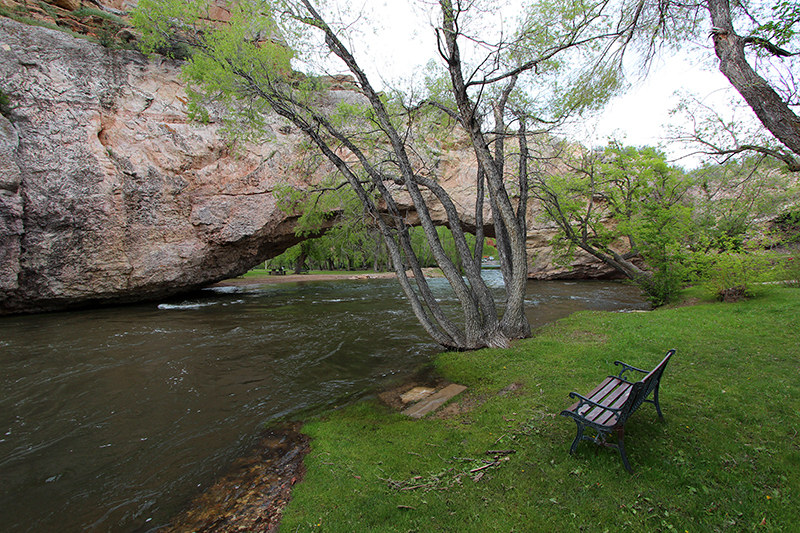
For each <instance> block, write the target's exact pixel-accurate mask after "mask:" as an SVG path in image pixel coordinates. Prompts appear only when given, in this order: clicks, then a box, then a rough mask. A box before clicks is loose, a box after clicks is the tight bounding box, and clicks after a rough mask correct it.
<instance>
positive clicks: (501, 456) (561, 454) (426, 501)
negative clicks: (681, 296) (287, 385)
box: [281, 286, 800, 533]
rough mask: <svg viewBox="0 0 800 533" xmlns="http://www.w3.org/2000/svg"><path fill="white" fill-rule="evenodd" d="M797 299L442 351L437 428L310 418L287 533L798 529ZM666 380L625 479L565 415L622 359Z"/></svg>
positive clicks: (613, 316) (645, 413)
mask: <svg viewBox="0 0 800 533" xmlns="http://www.w3.org/2000/svg"><path fill="white" fill-rule="evenodd" d="M798 326H800V290H798V289H791V288H782V287H777V286H776V287H774V288H769V289H762V290H761V291H760V293H759V294H757V295H756V297H754V298H752V299H750V300H747V301H743V302H738V303H734V304H726V303H699V304H697V305H693V306H684V307H676V308H671V309H659V310H656V311H653V312H648V313H604V312H583V313H578V314H575V315H573V316H571V317H569V318H567V319H564V320H561V321H559V322H558V323H556V324H553V325H551V326H548V327H545V328H543V329H541V330H539V331H537V332H536V333H535V335H534V337H533V338H531V339H528V340H525V341H520V342H518V343H516V344H515V345H514V346H513V347H512V348H510V349H507V350H483V351H478V352H466V353H445V354H441V355H440V356H439V357H437V359H436V361H435V363H434V364H435V366H436V370H437V372H438V373H439V374H440V375H441V376H443V377H444V378H446V379H447V380H449V381H452V382H456V383H461V384H464V385H467V386H468V387H469V389H468V391H467V392H465V393H463V394H462V395H461V396H458V397H457V398H456V399H455V400H454V401H453V402H452V403H451V405H449V406H448V407H447V408H446V413H447V415H446V416H441V415H438V416H434V417H429V418H425V419H422V420H417V421H414V420H411V419H408V418H407V417H405V416H403V415H401V414H399V413H397V412H396V411H393V410H392V409H390V408H389V407H386V406H384V405H382V404H381V403H380V402H378V401H377V400H376V399H373V400H367V401H361V402H359V403H357V404H354V405H350V406H347V407H344V408H341V409H339V410H334V411H331V412H327V413H325V414H322V415H319V416H318V417H316V418H314V419H312V420H310V421H309V422H307V423H306V425H305V426H304V430H303V431H304V432H305V433H307V434H308V435H310V436H311V438H312V447H311V452H310V453H309V454H308V455H307V456H306V459H305V464H306V467H307V474H306V476H305V478H304V479H303V481H302V482H301V483H298V484H297V485H295V487H294V491H293V496H292V501H291V503H290V504H289V506H288V507H287V509H286V511H285V515H284V517H283V522H282V525H281V531H282V532H284V533H288V532H296V531H297V532H299V531H315V532H319V531H331V532H333V531H341V532H353V531H355V532H361V531H371V532H372V531H387V532H388V531H391V532H411V531H419V532H428V531H452V532H472V531H474V532H487V531H503V532H511V531H518V532H537V531H542V532H553V531H580V532H600V533H602V532H605V531H608V532H611V533H613V532H616V531H637V532H639V531H641V532H655V531H678V532H681V533H683V532H691V533H694V532H706V531H712V532H713V531H736V532H739V531H798V530H800V500H798V496H800V435H799V434H798V430H800V372H798V369H799V368H800V367H799V366H798V364H799V363H800V328H799V327H798ZM670 348H676V349H677V350H678V351H677V354H676V355H675V356H674V357H673V358H672V360H671V362H670V364H669V366H668V367H667V370H666V372H665V374H664V378H663V381H662V387H661V396H660V399H661V407H662V410H663V412H664V416H665V419H664V421H660V420H659V419H658V417H657V415H656V412H655V408H654V407H653V406H652V405H651V404H645V405H643V406H642V407H641V408H640V409H639V410H638V411H637V412H636V413H635V414H634V415H633V417H632V418H631V420H630V421H629V423H628V425H627V426H626V440H625V444H626V449H627V454H628V457H629V459H630V461H631V464H632V466H633V468H634V470H635V472H634V474H632V475H631V474H629V473H627V472H626V471H625V469H624V468H623V466H622V463H621V461H620V458H619V454H618V453H617V452H616V451H615V450H613V449H598V447H597V446H595V445H594V444H592V443H588V442H583V443H581V444H580V445H579V447H578V452H577V454H576V455H574V456H570V455H569V454H568V453H567V452H568V449H569V445H570V443H571V441H572V439H573V437H574V435H575V424H574V422H572V421H571V420H570V419H567V418H565V417H561V416H558V413H559V412H560V411H561V410H562V409H564V408H566V407H568V406H569V405H570V404H571V403H572V402H571V400H570V399H569V398H568V394H569V392H570V391H572V390H576V391H578V392H581V393H585V392H588V391H589V390H590V389H591V388H592V387H593V386H594V385H595V384H596V383H598V382H599V380H600V379H602V378H603V377H604V376H605V375H606V374H608V373H614V372H615V369H616V368H617V367H615V366H614V365H613V362H614V361H615V360H622V361H625V362H627V363H629V364H632V365H634V366H638V367H640V368H651V367H652V366H654V365H655V364H656V363H658V361H660V360H661V358H662V357H663V355H664V353H665V352H666V351H667V350H668V349H670Z"/></svg>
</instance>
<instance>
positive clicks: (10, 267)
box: [0, 0, 607, 314]
mask: <svg viewBox="0 0 800 533" xmlns="http://www.w3.org/2000/svg"><path fill="white" fill-rule="evenodd" d="M0 1H6V2H7V1H9V0H0ZM110 3H111V4H114V5H115V6H116V3H120V2H116V3H115V2H110ZM123 4H125V5H123ZM126 7H128V6H127V3H126V2H121V3H120V6H119V8H120V9H124V8H126ZM0 80H2V81H1V82H0V90H2V91H3V93H4V94H6V95H7V96H8V97H9V99H10V103H11V108H12V110H11V112H10V113H7V114H8V117H4V116H0V313H3V314H4V313H14V312H32V311H44V310H54V309H62V308H68V307H73V306H78V305H96V304H102V303H122V302H130V301H141V300H147V299H152V298H162V297H165V296H168V295H170V294H176V293H180V292H184V291H188V290H191V289H194V288H198V287H202V286H205V285H208V284H211V283H213V282H215V281H218V280H221V279H225V278H229V277H233V276H237V275H240V274H242V273H244V272H246V271H247V270H249V269H250V268H252V267H253V266H254V265H256V264H258V263H259V262H262V261H264V260H265V259H268V258H270V257H274V256H275V255H278V254H280V253H281V252H283V251H284V250H285V249H286V248H288V247H289V246H292V245H294V244H295V243H297V242H299V238H298V237H296V236H295V233H294V227H295V222H296V217H295V216H293V215H291V214H287V213H285V212H284V211H282V210H281V209H279V208H278V200H277V197H276V194H275V191H276V188H277V187H278V186H280V185H291V186H294V187H299V188H305V187H308V186H310V185H311V184H313V183H314V182H315V181H317V180H318V179H319V178H320V176H321V174H322V173H324V172H325V171H326V170H325V168H324V167H319V166H318V165H317V164H316V163H315V162H314V161H310V160H308V156H307V155H306V154H304V152H303V151H302V150H301V148H300V147H301V142H300V141H301V137H300V135H299V133H298V132H297V131H295V130H293V129H292V127H291V126H290V125H288V124H286V123H285V122H283V121H282V120H281V119H279V118H278V117H277V116H275V117H270V118H269V119H268V135H267V137H268V138H267V139H266V141H264V142H262V143H259V144H244V143H239V144H236V145H233V146H231V145H230V144H229V143H227V142H226V141H225V139H224V137H223V135H222V134H221V131H220V128H221V124H219V123H217V122H214V121H213V120H212V122H211V123H209V124H204V125H197V124H194V123H191V122H190V121H189V119H188V117H187V102H188V100H187V98H186V94H185V91H184V87H183V85H182V83H181V82H180V80H179V65H178V64H176V63H174V62H172V61H170V60H166V59H148V58H146V57H144V56H142V55H141V54H139V53H137V52H134V51H129V50H114V49H109V48H106V47H103V46H100V45H98V44H95V43H92V42H90V41H88V40H85V39H80V38H75V37H73V36H71V35H69V34H67V33H63V32H61V31H57V30H51V29H46V28H41V27H36V26H28V25H24V24H20V23H18V22H15V21H12V20H10V19H6V18H0ZM357 98H359V96H358V94H357V93H355V92H353V91H349V90H333V91H331V93H330V95H329V96H328V99H329V101H327V102H321V103H320V105H336V104H337V103H338V102H340V101H342V100H348V101H349V100H353V99H357ZM442 168H443V180H444V184H445V186H446V187H447V188H448V189H449V190H451V191H452V192H454V195H455V196H456V198H457V204H458V205H461V206H464V208H465V211H468V210H469V209H470V208H471V207H472V206H474V196H475V193H474V190H472V189H471V188H470V187H471V185H470V184H471V183H472V181H473V180H474V175H475V170H476V169H475V168H474V160H473V158H472V157H471V155H470V153H469V150H468V148H466V147H462V148H461V149H454V150H453V151H452V152H450V153H447V154H444V155H443V156H442ZM434 211H436V209H435V206H434ZM487 215H488V213H487ZM535 219H536V217H535V214H534V213H532V214H531V216H530V217H529V220H531V221H534V220H535ZM467 223H469V220H467ZM548 231H550V232H552V228H550V229H549V228H546V227H535V226H534V227H532V228H531V232H530V237H529V244H530V246H529V251H530V256H531V276H532V277H538V278H548V277H553V276H560V275H570V276H574V275H575V272H576V271H575V268H574V266H573V267H570V268H563V269H560V267H555V269H554V267H553V265H552V262H551V261H550V258H549V255H548V253H549V252H548V249H549V247H548V246H547V243H546V242H544V240H543V236H546V235H547V233H548ZM579 262H580V263H586V262H585V261H579ZM593 263H594V262H591V261H590V262H588V263H586V264H589V265H590V264H593ZM605 273H607V272H605ZM605 273H603V272H601V273H600V274H601V275H604V274H605ZM596 275H598V272H595V271H594V267H591V266H589V267H586V268H585V269H583V271H582V272H580V273H579V276H581V277H584V276H585V277H595V276H596Z"/></svg>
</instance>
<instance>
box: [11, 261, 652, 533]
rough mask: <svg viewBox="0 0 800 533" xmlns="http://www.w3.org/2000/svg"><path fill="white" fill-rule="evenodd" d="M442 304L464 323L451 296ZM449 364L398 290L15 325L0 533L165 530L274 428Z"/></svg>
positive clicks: (317, 286) (606, 305)
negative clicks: (419, 370) (437, 361)
mask: <svg viewBox="0 0 800 533" xmlns="http://www.w3.org/2000/svg"><path fill="white" fill-rule="evenodd" d="M487 279H489V281H490V283H491V284H492V285H493V286H494V287H495V289H499V288H500V287H501V285H502V281H501V280H500V279H499V277H498V275H497V274H496V273H492V272H490V273H488V274H487ZM435 290H436V294H437V296H438V297H439V299H440V300H441V301H442V302H443V303H444V304H445V305H446V306H448V305H449V306H451V308H452V310H453V311H454V310H455V309H456V307H457V303H456V302H455V301H454V299H453V297H452V295H451V293H450V292H449V290H448V289H447V288H446V287H445V285H444V284H443V283H441V284H437V286H436V287H435ZM527 308H528V315H529V318H530V320H531V324H532V325H533V326H534V327H537V326H541V325H543V324H545V323H548V322H552V321H554V320H557V319H558V318H562V317H564V316H567V315H569V314H570V313H572V312H575V311H578V310H581V309H599V310H609V311H613V310H635V309H647V308H648V305H647V304H646V303H645V302H644V301H643V299H642V297H641V294H640V292H639V291H638V289H636V288H634V287H631V286H629V285H625V284H622V283H614V282H530V283H529V285H528V297H527ZM438 351H439V347H438V346H437V345H436V344H434V343H433V342H432V341H431V340H430V338H429V337H428V336H427V335H426V333H425V332H424V330H423V329H422V327H421V326H419V325H418V323H417V322H416V319H415V318H414V316H413V314H412V312H411V310H410V308H409V306H408V305H407V303H406V302H405V299H404V297H403V295H402V292H401V290H400V288H399V287H398V285H397V283H396V281H394V280H391V279H383V280H359V281H349V280H348V281H325V282H316V283H310V282H309V283H296V284H285V285H260V286H257V285H253V286H240V287H225V288H218V289H213V290H206V291H203V292H202V293H201V294H198V295H196V296H192V297H191V298H184V299H181V300H177V301H169V302H163V303H161V304H147V305H135V306H124V307H115V308H106V309H96V310H85V311H74V312H65V313H51V314H42V315H33V316H21V317H4V318H2V319H0V369H2V372H1V373H0V386H2V389H1V390H0V530H2V531H9V532H15V533H16V532H52V531H59V532H62V533H70V532H83V531H87V532H101V531H102V532H114V533H116V532H124V533H129V532H140V531H150V530H153V529H155V528H157V527H159V526H161V525H163V524H165V523H166V522H167V521H169V519H170V518H171V517H172V516H174V515H175V514H176V513H177V512H178V511H179V510H180V509H181V508H182V507H183V506H185V505H186V503H187V502H188V501H189V499H190V498H191V497H192V496H193V495H195V494H196V493H197V492H198V491H199V490H201V489H202V488H203V487H206V486H208V485H209V484H210V483H211V482H212V481H213V479H214V476H215V475H217V474H218V473H219V472H221V471H223V470H224V469H225V468H226V466H227V465H229V464H230V463H231V461H233V460H234V459H235V458H236V457H238V456H240V455H242V454H243V453H245V451H246V450H248V449H249V448H250V446H252V444H253V443H254V442H255V440H256V439H257V438H258V435H259V433H260V429H261V428H263V427H264V425H265V424H267V423H269V422H270V421H272V420H275V419H278V418H282V417H287V416H288V417H291V416H292V415H297V414H299V413H301V412H302V411H303V410H305V409H308V408H309V407H312V406H320V405H333V404H335V403H336V402H340V401H343V399H345V398H346V397H352V396H353V395H357V394H359V393H361V392H363V391H366V390H368V389H370V388H372V387H374V386H376V385H380V384H381V383H385V382H387V381H388V380H390V379H393V378H396V377H398V376H402V375H403V374H404V373H407V372H410V371H411V370H413V369H414V368H416V367H418V366H419V365H420V364H422V363H424V362H426V361H428V360H429V358H430V357H431V356H432V355H433V354H435V353H437V352H438Z"/></svg>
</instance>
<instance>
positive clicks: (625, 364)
mask: <svg viewBox="0 0 800 533" xmlns="http://www.w3.org/2000/svg"><path fill="white" fill-rule="evenodd" d="M614 364H615V365H617V366H622V370H620V371H619V374H618V375H617V377H618V378H620V379H622V376H623V374H625V372H627V371H628V370H635V371H636V372H641V373H642V374H648V373H649V372H650V371H649V370H642V369H641V368H636V367H635V366H631V365H629V364H628V363H623V362H622V361H614Z"/></svg>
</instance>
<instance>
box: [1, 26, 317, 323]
mask: <svg viewBox="0 0 800 533" xmlns="http://www.w3.org/2000/svg"><path fill="white" fill-rule="evenodd" d="M177 75H178V69H177V65H175V64H173V63H170V62H162V63H156V62H152V61H148V60H147V59H146V58H145V57H143V56H141V55H140V54H137V53H135V52H130V51H112V50H108V49H106V48H103V47H101V46H99V45H95V44H92V43H90V42H88V41H85V40H82V39H75V38H73V37H70V36H68V35H67V34H65V33H62V32H58V31H52V30H48V29H43V28H39V27H32V26H26V25H22V24H18V23H16V22H14V21H11V20H8V19H3V18H0V80H3V82H2V86H0V89H1V90H3V91H4V93H6V94H7V95H8V96H9V97H10V100H11V105H12V107H13V111H12V114H11V120H8V119H6V118H5V117H1V118H0V252H1V253H2V255H0V302H1V303H0V305H1V306H2V308H3V310H4V311H3V312H6V313H8V312H15V311H38V310H49V309H58V308H63V307H67V306H71V305H75V304H95V303H103V302H125V301H133V300H142V299H146V298H148V297H156V296H164V295H167V294H171V293H177V292H180V291H185V290H187V289H190V288H193V287H198V286H202V285H205V284H208V283H212V282H214V281H216V280H220V279H224V278H227V277H231V276H236V275H239V274H241V273H243V272H245V271H247V270H248V269H249V268H252V266H253V265H255V264H257V263H258V262H259V261H263V260H264V259H265V258H267V257H271V256H274V255H275V254H278V253H281V252H282V251H283V250H285V249H286V248H287V247H289V246H292V245H293V244H295V243H296V242H298V239H297V238H296V237H295V236H294V231H293V227H294V218H293V217H291V216H287V215H286V214H285V213H283V212H282V211H281V210H280V209H278V208H277V200H276V198H275V195H274V194H273V191H274V189H275V187H276V186H277V185H278V184H287V183H288V184H289V185H297V186H303V184H304V181H307V180H308V179H309V176H308V175H307V174H306V173H304V172H303V170H302V168H301V167H300V163H301V162H302V156H301V155H299V154H297V153H296V148H297V146H298V145H299V143H298V135H296V134H294V133H292V132H291V129H289V128H286V127H285V125H284V124H282V123H280V122H278V120H277V119H275V121H274V124H272V126H274V127H273V134H272V135H271V136H270V139H269V140H268V142H266V143H263V144H261V145H258V146H241V145H240V146H235V147H231V146H229V145H228V144H226V142H225V141H224V140H223V137H222V135H221V134H220V132H219V127H220V126H219V125H218V124H213V123H212V124H209V125H207V126H202V127H199V126H196V125H194V124H190V123H189V121H188V119H187V113H186V102H187V99H186V96H185V93H184V89H183V87H182V85H181V84H180V83H179V81H178V78H177Z"/></svg>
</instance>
